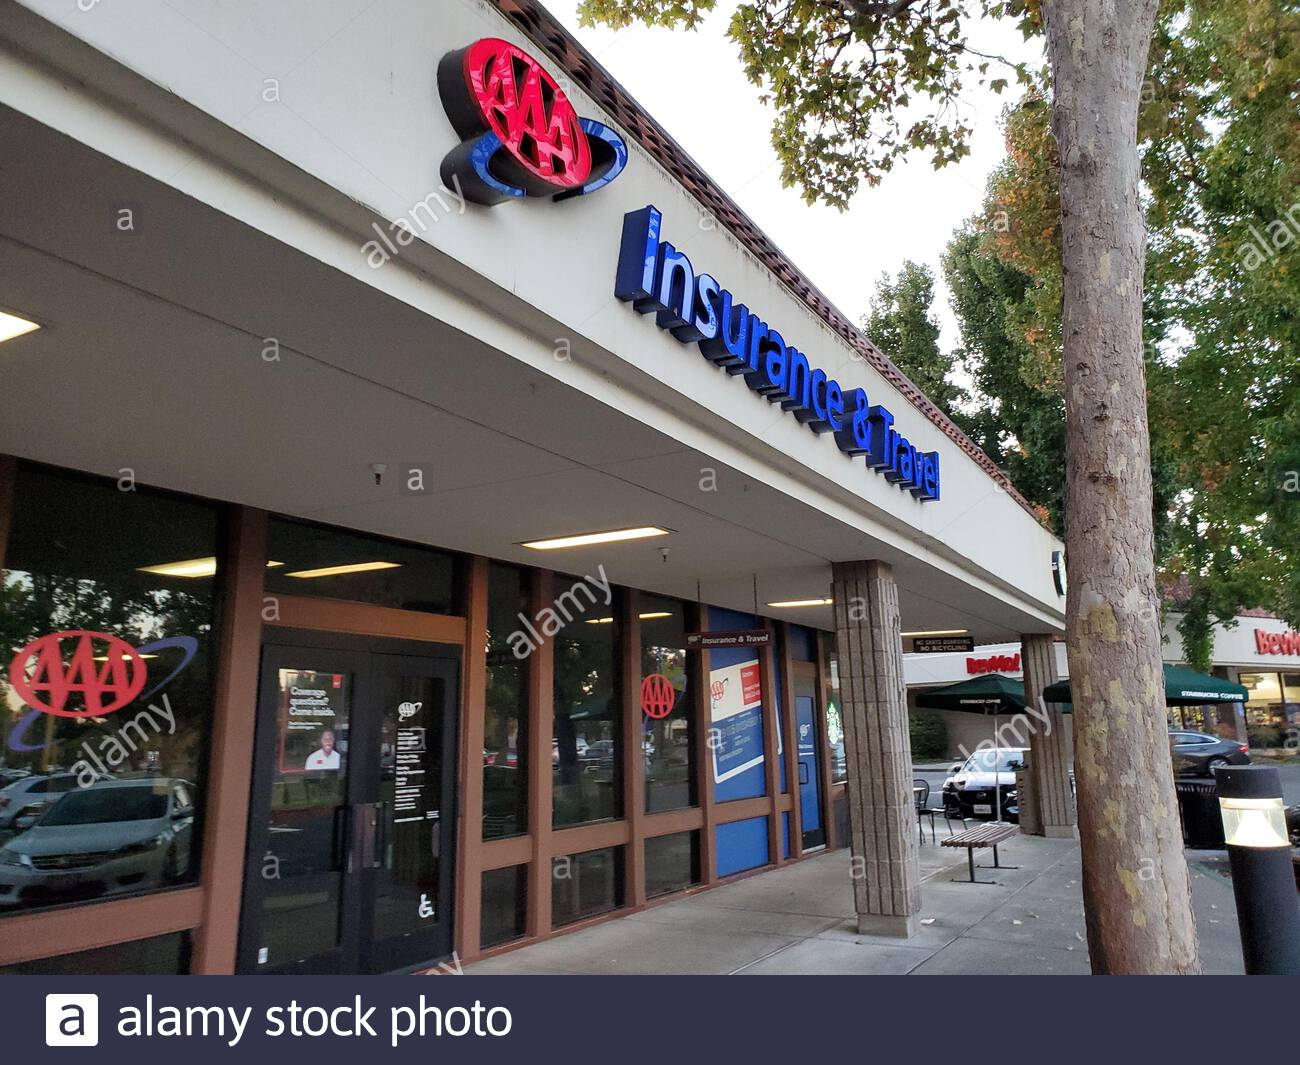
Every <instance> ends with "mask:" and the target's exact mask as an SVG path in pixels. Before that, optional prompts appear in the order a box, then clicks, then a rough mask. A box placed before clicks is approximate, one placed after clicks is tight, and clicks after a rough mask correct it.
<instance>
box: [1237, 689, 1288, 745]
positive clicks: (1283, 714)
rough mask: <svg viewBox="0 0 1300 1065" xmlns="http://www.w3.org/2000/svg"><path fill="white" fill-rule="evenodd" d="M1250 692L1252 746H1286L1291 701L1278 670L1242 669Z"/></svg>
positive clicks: (1248, 724) (1248, 723)
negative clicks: (1287, 696)
mask: <svg viewBox="0 0 1300 1065" xmlns="http://www.w3.org/2000/svg"><path fill="white" fill-rule="evenodd" d="M1241 684H1242V685H1243V686H1244V687H1245V689H1246V692H1247V699H1246V736H1247V740H1248V742H1249V743H1250V745H1251V746H1252V747H1260V748H1264V747H1282V746H1284V745H1285V744H1286V741H1287V729H1288V728H1289V727H1290V724H1289V722H1288V718H1287V704H1286V703H1285V702H1284V701H1283V698H1282V678H1281V676H1280V674H1277V673H1242V674H1241Z"/></svg>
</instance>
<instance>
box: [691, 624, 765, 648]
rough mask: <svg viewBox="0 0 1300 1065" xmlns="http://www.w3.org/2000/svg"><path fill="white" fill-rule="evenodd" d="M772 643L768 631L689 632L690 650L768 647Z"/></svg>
mask: <svg viewBox="0 0 1300 1065" xmlns="http://www.w3.org/2000/svg"><path fill="white" fill-rule="evenodd" d="M771 642H772V634H771V633H770V632H768V630H767V629H736V630H735V631H733V632H688V633H687V634H686V647H687V649H688V650H692V651H698V650H712V649H714V648H716V647H766V646H767V645H768V644H769V643H771Z"/></svg>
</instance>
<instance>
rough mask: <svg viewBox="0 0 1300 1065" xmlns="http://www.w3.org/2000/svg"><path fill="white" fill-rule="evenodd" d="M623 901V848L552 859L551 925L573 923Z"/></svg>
mask: <svg viewBox="0 0 1300 1065" xmlns="http://www.w3.org/2000/svg"><path fill="white" fill-rule="evenodd" d="M621 905H623V848H622V847H605V848H603V849H602V850H596V851H584V852H583V853H582V854H566V855H562V856H560V857H557V858H555V859H553V860H552V862H551V926H552V927H553V928H559V927H561V926H562V925H566V924H573V922H574V921H581V920H582V919H583V918H585V917H594V916H596V915H597V914H600V913H608V912H609V911H610V910H616V909H618V908H619V907H620V906H621Z"/></svg>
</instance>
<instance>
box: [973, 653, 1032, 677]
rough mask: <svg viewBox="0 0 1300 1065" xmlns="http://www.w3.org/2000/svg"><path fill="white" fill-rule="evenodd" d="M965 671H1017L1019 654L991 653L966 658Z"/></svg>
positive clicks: (1018, 668)
mask: <svg viewBox="0 0 1300 1065" xmlns="http://www.w3.org/2000/svg"><path fill="white" fill-rule="evenodd" d="M966 672H967V673H1019V672H1020V655H1018V654H1014V655H991V656H990V657H988V658H968V659H966Z"/></svg>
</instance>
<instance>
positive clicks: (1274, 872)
mask: <svg viewBox="0 0 1300 1065" xmlns="http://www.w3.org/2000/svg"><path fill="white" fill-rule="evenodd" d="M1214 777H1215V781H1216V782H1217V784H1218V789H1219V809H1220V812H1221V813H1222V815H1223V835H1224V839H1225V841H1226V843H1227V847H1228V863H1229V865H1230V866H1231V868H1232V892H1233V895H1234V896H1235V897H1236V900H1237V925H1238V927H1239V928H1240V929H1241V953H1242V957H1243V958H1244V959H1245V963H1246V972H1247V974H1248V975H1273V976H1300V901H1297V895H1296V884H1295V873H1294V870H1293V865H1292V862H1291V841H1290V839H1289V838H1288V836H1287V830H1286V811H1285V809H1284V808H1283V805H1282V778H1281V776H1279V775H1278V771H1277V769H1276V767H1274V766H1262V765H1251V766H1220V767H1219V768H1218V769H1216V770H1215V773H1214Z"/></svg>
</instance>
